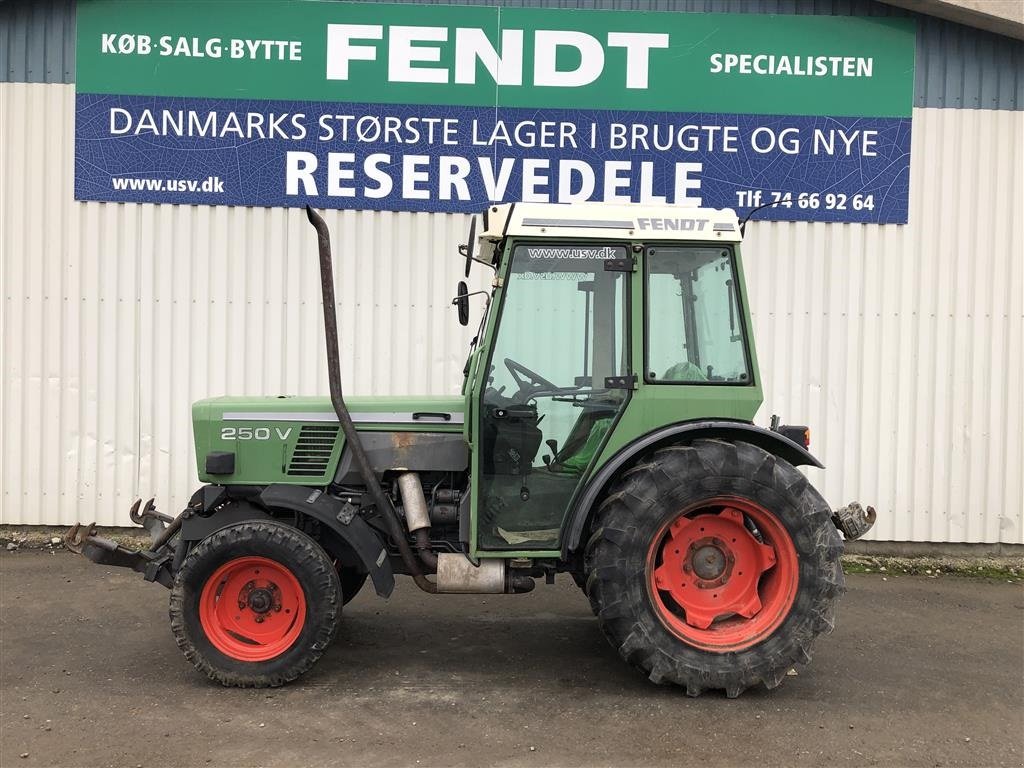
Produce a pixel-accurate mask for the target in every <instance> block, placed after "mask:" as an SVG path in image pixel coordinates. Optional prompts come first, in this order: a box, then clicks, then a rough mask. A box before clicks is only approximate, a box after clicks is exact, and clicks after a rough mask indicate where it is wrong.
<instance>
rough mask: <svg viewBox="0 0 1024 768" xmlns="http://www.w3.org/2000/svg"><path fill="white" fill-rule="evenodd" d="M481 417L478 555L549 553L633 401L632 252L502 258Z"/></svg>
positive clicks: (548, 246)
mask: <svg viewBox="0 0 1024 768" xmlns="http://www.w3.org/2000/svg"><path fill="white" fill-rule="evenodd" d="M506 253H507V254H508V255H507V256H506V259H510V261H509V262H507V263H506V264H505V265H503V270H502V277H503V287H502V288H501V289H500V295H499V296H498V297H496V298H497V300H498V301H499V305H498V311H497V312H496V313H495V317H494V319H493V321H492V323H491V328H490V334H491V335H490V339H489V343H488V345H487V348H486V349H485V350H482V353H483V354H485V356H486V357H485V360H486V362H484V361H483V360H482V361H481V362H482V363H483V364H482V365H481V366H480V370H479V371H478V374H477V380H476V389H475V394H474V397H476V398H477V400H476V403H475V406H476V407H475V408H474V409H473V411H474V412H473V416H472V419H473V422H472V431H473V445H474V452H473V456H474V458H473V493H472V504H473V515H474V521H475V524H476V525H475V540H474V543H475V545H476V546H475V548H474V549H475V550H477V551H480V552H482V553H486V552H488V551H493V552H503V553H507V552H509V551H536V550H553V549H556V548H557V547H558V545H559V536H560V532H561V531H560V529H561V524H562V520H563V519H564V517H565V514H566V510H567V508H568V506H569V503H570V501H571V500H572V498H573V496H574V494H575V493H576V491H577V489H578V488H579V487H580V485H581V484H582V482H583V481H584V479H585V478H586V477H587V475H588V473H589V470H590V467H591V465H592V464H593V462H594V460H595V459H596V458H597V456H598V455H599V453H600V451H601V448H602V447H603V446H604V443H605V442H606V440H607V437H608V435H609V434H610V432H611V429H612V426H613V424H614V423H615V420H616V418H617V417H618V415H619V414H620V413H621V412H622V410H623V409H624V407H625V405H626V403H627V401H628V399H629V396H630V392H631V387H632V381H633V378H632V371H631V370H630V368H629V360H630V350H629V338H630V336H629V286H630V276H631V275H630V272H629V271H623V269H624V267H625V268H627V269H628V265H629V264H631V263H632V260H631V257H630V253H629V246H628V245H627V244H621V243H597V242H593V241H585V240H577V241H563V242H554V243H553V242H552V241H549V240H548V241H543V242H529V241H524V242H518V243H514V244H511V245H510V247H508V248H507V249H506Z"/></svg>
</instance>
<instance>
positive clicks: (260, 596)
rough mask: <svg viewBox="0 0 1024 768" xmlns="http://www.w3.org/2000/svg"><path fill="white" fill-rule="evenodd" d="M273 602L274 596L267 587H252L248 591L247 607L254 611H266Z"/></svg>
mask: <svg viewBox="0 0 1024 768" xmlns="http://www.w3.org/2000/svg"><path fill="white" fill-rule="evenodd" d="M273 604H274V596H273V593H271V591H270V590H269V589H262V588H260V589H254V590H253V591H252V592H250V593H249V608H251V609H252V610H254V611H256V613H266V612H267V611H269V610H270V608H271V606H273Z"/></svg>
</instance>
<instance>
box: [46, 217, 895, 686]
mask: <svg viewBox="0 0 1024 768" xmlns="http://www.w3.org/2000/svg"><path fill="white" fill-rule="evenodd" d="M306 214H307V216H308V218H309V221H310V223H311V224H312V225H313V226H314V227H315V229H316V232H317V236H318V242H319V254H320V278H321V289H322V292H323V311H324V326H325V336H326V342H327V362H328V366H327V370H328V375H329V385H330V399H328V398H326V397H284V396H275V397H217V398H212V399H207V400H201V401H199V402H197V403H195V404H194V405H193V407H192V421H193V429H194V435H195V449H196V459H197V462H198V467H199V479H200V481H201V482H202V483H204V485H202V487H200V488H199V490H197V491H196V492H195V494H194V495H193V496H192V498H191V500H190V501H189V503H188V506H187V507H186V508H185V509H184V510H183V511H182V512H181V513H180V514H179V515H177V517H174V518H172V517H170V516H168V515H165V514H162V513H160V512H158V511H157V510H156V508H155V506H154V504H153V500H150V501H149V502H147V503H146V504H145V505H140V502H138V501H137V502H136V503H135V505H134V507H133V508H132V510H131V519H132V521H133V522H135V523H136V524H139V525H142V526H144V527H145V528H146V529H147V530H148V532H149V534H150V535H151V537H152V543H151V545H150V547H149V548H148V549H146V550H142V551H137V550H132V549H129V548H126V547H124V546H121V545H118V544H116V543H115V542H113V541H110V540H107V539H104V538H102V537H100V536H98V535H97V531H96V529H95V527H94V526H92V525H85V526H83V525H76V526H75V527H74V528H72V529H71V530H70V531H69V532H68V534H67V536H66V538H65V540H66V542H67V544H68V546H69V548H71V549H72V550H74V551H77V552H80V553H82V554H84V555H85V556H86V557H88V558H89V559H90V560H92V561H94V562H96V563H102V564H105V565H116V566H125V567H128V568H132V569H134V570H135V571H138V572H139V573H141V574H142V575H143V576H144V578H145V579H146V580H147V581H152V582H157V583H159V584H162V585H163V586H165V587H167V588H168V589H170V620H171V631H172V633H173V634H174V639H175V641H176V642H177V644H178V647H179V648H180V649H181V650H182V651H183V652H184V654H185V657H186V658H187V659H188V660H189V661H190V662H192V664H194V665H195V667H196V668H197V669H198V670H200V671H202V672H204V673H205V674H206V675H208V676H209V677H210V678H212V679H213V680H216V681H217V682H219V683H222V684H224V685H229V686H244V687H249V686H253V687H261V686H277V685H281V684H283V683H287V682H289V681H291V680H294V679H296V678H297V677H299V676H300V675H302V674H303V673H304V672H306V671H307V670H309V669H310V668H311V667H312V666H313V664H314V663H315V662H316V661H317V659H318V658H319V657H320V656H321V654H323V652H324V650H325V649H326V648H327V646H328V645H329V644H330V643H331V641H332V640H333V639H334V637H335V635H336V633H337V631H338V626H339V623H340V621H341V616H342V606H343V605H344V604H345V603H347V602H348V601H350V600H351V599H352V598H353V597H355V595H356V594H357V593H358V592H359V590H360V588H361V587H362V586H363V585H364V583H365V582H366V581H367V580H369V581H370V583H371V584H372V585H373V589H374V591H375V592H376V593H377V594H378V595H380V596H381V597H384V598H387V597H388V596H389V595H390V594H391V592H392V590H393V589H394V585H395V576H396V575H405V576H410V577H412V579H413V581H414V582H415V583H416V585H417V586H418V587H419V588H420V589H421V590H423V591H424V592H428V593H431V594H434V593H438V594H440V593H487V594H491V593H493V594H514V593H523V592H529V591H530V590H531V589H533V587H534V584H535V580H536V579H540V578H543V579H545V580H546V582H547V583H549V584H550V583H553V582H554V580H555V576H556V574H559V573H568V574H570V575H571V577H572V578H573V579H574V580H575V582H576V584H577V585H578V586H579V588H580V589H581V590H582V591H583V592H584V593H585V595H586V598H587V599H588V600H589V601H590V606H591V608H592V610H593V612H594V614H595V615H596V617H597V623H598V625H599V626H600V627H601V630H602V631H603V632H604V634H605V635H606V636H607V637H608V640H609V641H610V642H611V644H612V645H613V646H614V647H615V648H616V649H617V650H618V652H619V654H620V655H621V656H622V657H623V658H624V659H625V660H626V661H627V662H628V663H629V664H631V665H632V666H633V667H635V668H637V669H638V670H639V671H641V672H642V673H643V674H644V675H646V676H647V677H649V678H650V680H651V681H653V682H655V683H674V684H677V685H679V686H681V687H682V688H683V689H685V691H686V693H688V694H690V695H693V696H696V695H698V694H700V693H701V692H702V691H705V690H711V689H721V690H724V691H725V693H726V694H727V695H728V696H730V697H733V696H737V695H738V694H739V693H741V692H742V691H743V690H744V689H746V688H748V687H750V686H753V685H756V684H758V683H761V684H763V685H765V686H766V687H768V688H774V687H776V686H777V685H779V684H780V683H781V682H782V680H783V679H784V677H785V676H786V674H787V672H788V671H789V670H791V669H792V668H793V667H794V665H795V664H797V663H807V662H808V661H810V647H811V643H812V641H813V640H814V639H815V637H816V636H817V635H818V634H820V633H822V632H827V631H829V630H831V629H832V627H833V623H834V616H835V609H836V602H837V600H838V598H839V596H840V594H841V593H842V592H843V590H844V581H843V571H842V567H841V565H840V554H841V553H842V551H843V540H842V538H841V537H840V535H839V533H840V532H842V533H843V535H844V536H845V537H846V538H847V539H854V538H857V537H858V536H861V535H863V534H864V533H865V532H866V531H867V530H868V529H869V528H870V527H871V524H872V523H873V522H874V518H875V514H874V510H872V509H871V508H870V507H868V508H867V509H866V510H865V509H864V508H863V507H861V506H860V505H859V504H856V503H854V504H850V505H847V506H846V507H843V508H841V509H839V510H836V511H832V510H831V509H830V507H829V505H828V504H827V503H826V502H825V500H824V499H823V498H822V496H821V495H820V494H819V493H818V492H817V491H816V490H815V489H814V488H813V487H812V486H811V484H810V483H809V482H808V480H807V478H806V477H805V476H804V475H803V474H802V473H801V472H800V471H798V470H797V469H796V468H797V467H800V466H812V467H821V466H822V465H821V464H820V463H819V462H818V460H817V459H815V458H814V457H813V456H812V455H811V454H810V453H809V452H808V443H809V431H808V429H807V428H806V427H804V426H785V425H780V424H779V420H778V419H777V418H776V417H772V421H771V425H770V427H769V428H763V427H759V426H755V425H754V424H753V418H754V415H755V413H756V412H757V410H758V408H759V406H760V405H761V401H762V393H761V381H762V379H761V376H760V373H759V371H758V366H757V357H756V355H755V352H754V344H753V333H752V330H751V322H750V311H749V308H748V304H747V293H746V290H745V286H744V281H743V272H742V269H741V264H740V242H741V240H742V235H743V232H742V226H741V224H740V223H739V221H738V219H737V216H736V214H735V213H734V212H733V211H731V210H712V209H693V208H680V207H672V206H653V205H606V204H599V203H594V204H583V205H572V206H568V205H554V204H533V203H518V204H507V205H494V206H490V207H488V208H487V210H485V211H484V212H483V215H482V229H481V232H480V234H479V237H477V236H476V233H475V230H476V223H477V220H478V218H481V217H473V219H472V225H471V227H470V234H469V242H468V243H467V244H466V245H464V246H460V247H459V251H460V256H461V257H463V258H464V259H465V274H466V277H467V278H468V277H469V275H470V268H471V267H473V266H474V265H478V266H477V268H478V269H481V268H486V269H490V270H493V271H494V276H493V279H492V281H491V287H490V290H487V291H476V292H471V291H470V290H469V288H468V287H467V284H466V282H464V281H462V282H459V285H458V289H457V295H456V298H455V299H454V300H453V302H452V303H453V304H454V305H455V306H456V308H457V314H458V319H459V322H460V323H461V324H462V325H468V323H469V315H470V299H471V298H472V297H474V296H475V295H476V294H482V295H483V296H482V297H481V298H480V299H474V301H480V303H481V304H482V305H483V307H484V309H483V314H482V317H481V319H480V323H479V329H478V331H477V333H476V335H475V337H474V338H473V341H472V343H471V346H470V351H469V357H468V360H467V361H466V365H465V368H464V370H463V382H462V393H461V394H460V395H457V396H450V397H437V396H434V397H414V396H408V397H350V398H345V397H343V395H342V386H341V373H340V362H339V352H338V326H337V315H336V307H335V294H334V276H333V267H332V261H331V246H330V236H329V233H328V228H327V225H326V223H325V222H324V220H323V219H322V218H321V217H320V216H319V215H318V214H317V213H316V212H315V211H313V210H312V209H311V208H307V209H306ZM748 218H749V217H748Z"/></svg>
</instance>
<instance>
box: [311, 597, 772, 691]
mask: <svg viewBox="0 0 1024 768" xmlns="http://www.w3.org/2000/svg"><path fill="white" fill-rule="evenodd" d="M410 586H411V585H410ZM402 587H405V588H404V589H401V588H400V590H399V589H396V592H395V594H394V596H393V597H392V599H391V600H390V601H388V602H387V603H385V602H382V601H380V600H379V599H378V598H376V597H375V596H374V595H373V594H372V593H366V592H364V593H362V594H360V595H359V596H357V597H356V599H355V600H353V601H352V603H351V604H350V605H348V606H346V608H345V611H344V614H343V620H342V624H341V627H340V629H339V632H338V636H337V638H336V639H335V640H334V642H333V644H332V645H331V647H330V648H329V649H328V650H327V652H326V653H325V655H324V657H323V658H322V659H321V660H320V662H319V664H318V665H317V667H316V668H315V669H314V670H312V672H311V673H310V674H309V675H307V677H306V678H305V679H304V680H302V681H299V683H298V685H313V686H328V687H330V688H335V689H336V688H338V687H341V688H345V689H349V694H347V695H351V693H355V692H357V691H362V690H367V689H370V688H372V689H373V690H374V691H377V692H378V694H379V692H381V691H385V692H386V691H389V690H397V691H401V690H404V691H405V692H406V693H407V694H412V693H413V692H414V691H415V690H419V689H422V690H424V691H427V692H429V695H430V696H431V697H433V698H437V697H438V696H440V697H441V698H442V699H443V698H444V697H445V692H446V691H448V692H450V693H451V694H452V696H455V697H459V696H460V695H461V694H460V692H461V691H465V690H466V688H467V687H469V688H470V689H475V690H489V691H492V692H494V693H496V694H498V695H502V696H510V697H513V698H516V699H520V698H523V699H528V698H530V697H532V696H534V695H537V694H538V692H540V691H543V692H544V693H546V694H549V695H550V694H551V693H559V694H560V695H563V696H564V695H565V694H569V695H570V696H571V695H573V694H574V693H578V694H579V695H581V696H586V697H590V696H594V695H598V696H611V697H615V698H620V699H621V698H627V699H633V698H637V697H644V698H646V699H647V700H649V699H650V697H651V696H652V695H654V696H665V697H667V698H671V699H679V698H680V697H681V698H682V699H686V696H685V694H684V693H683V691H682V689H680V688H678V687H675V686H655V685H653V684H651V683H650V682H649V681H648V680H647V679H646V678H645V677H644V676H643V675H642V674H641V673H639V672H637V671H636V670H634V669H632V668H631V667H629V665H628V664H626V663H625V662H624V661H623V660H622V659H621V658H620V657H619V655H618V653H617V652H616V651H615V650H614V649H613V648H612V647H611V645H610V644H609V643H608V641H607V640H606V638H605V636H604V634H603V633H602V632H601V629H600V627H599V626H598V622H597V619H596V618H595V617H594V616H593V615H592V614H591V612H590V608H589V605H588V604H587V601H586V598H585V597H584V596H583V595H582V594H581V593H580V591H579V590H578V589H577V588H576V587H575V585H573V584H572V583H571V582H568V583H566V582H563V581H562V579H561V578H560V579H559V583H558V584H556V585H555V586H554V587H551V586H547V587H545V585H543V584H538V587H537V591H535V592H534V593H532V594H529V595H482V596H481V595H437V596H433V595H420V594H419V593H418V592H417V591H416V590H415V588H412V589H410V588H409V586H406V585H404V584H403V585H402ZM766 695H769V694H768V692H767V691H764V690H759V689H754V690H751V691H748V692H747V693H746V694H745V698H747V697H749V699H760V698H762V696H766ZM707 698H712V699H715V698H722V699H723V700H724V699H725V695H724V693H722V692H708V693H706V694H705V695H704V696H703V697H702V700H706V699H707Z"/></svg>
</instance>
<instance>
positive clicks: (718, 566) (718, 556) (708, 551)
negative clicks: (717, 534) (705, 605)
mask: <svg viewBox="0 0 1024 768" xmlns="http://www.w3.org/2000/svg"><path fill="white" fill-rule="evenodd" d="M735 561H736V558H735V556H734V555H733V554H732V553H731V552H729V551H728V550H727V548H726V546H725V543H724V542H723V541H722V540H721V539H717V538H705V539H700V540H699V541H695V542H693V543H692V544H691V545H690V549H689V557H688V562H689V564H690V566H691V568H692V569H693V573H694V574H695V575H696V577H697V578H696V579H695V583H696V584H697V586H698V587H699V588H701V589H710V588H711V587H717V586H720V585H722V584H724V583H725V582H727V581H728V580H729V571H731V570H732V564H733V563H734V562H735ZM684 570H685V567H684Z"/></svg>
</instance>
